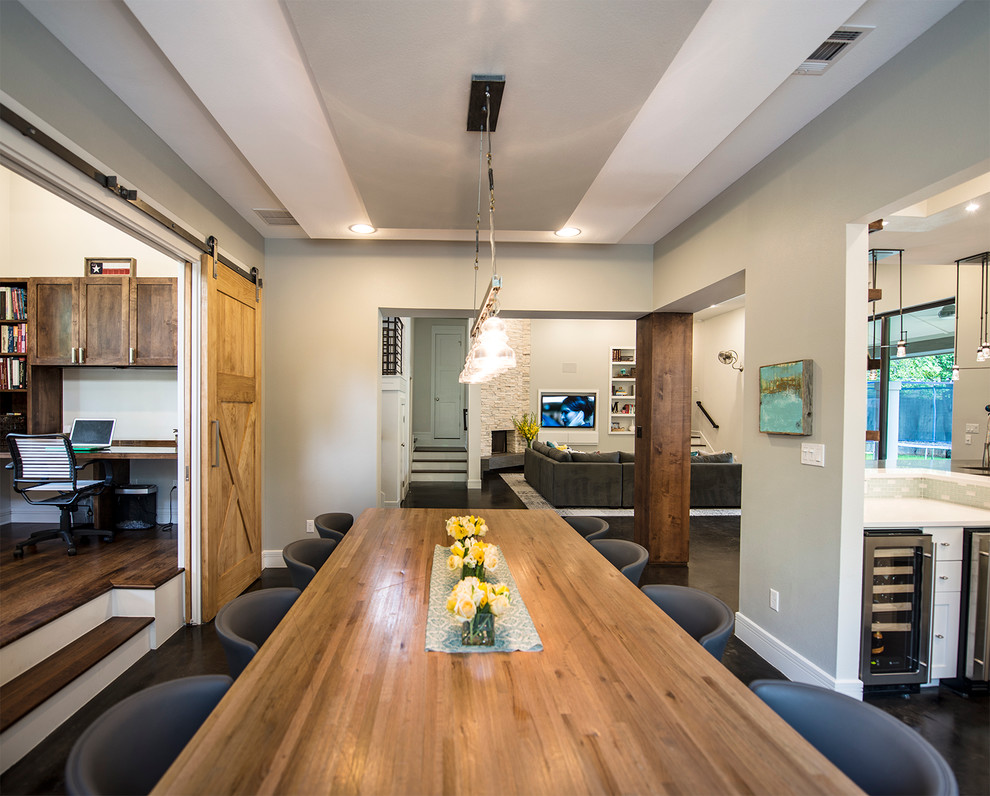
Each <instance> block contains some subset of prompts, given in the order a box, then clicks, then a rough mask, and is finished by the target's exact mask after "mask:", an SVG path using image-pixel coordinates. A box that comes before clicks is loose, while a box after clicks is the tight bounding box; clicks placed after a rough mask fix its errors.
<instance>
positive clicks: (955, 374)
mask: <svg viewBox="0 0 990 796" xmlns="http://www.w3.org/2000/svg"><path fill="white" fill-rule="evenodd" d="M955 316H956V318H955V321H956V330H955V332H954V335H953V338H952V380H953V381H959V261H958V260H956V304H955Z"/></svg>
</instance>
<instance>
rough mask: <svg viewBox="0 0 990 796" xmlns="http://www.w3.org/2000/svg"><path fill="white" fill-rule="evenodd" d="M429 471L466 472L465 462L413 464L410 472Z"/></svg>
mask: <svg viewBox="0 0 990 796" xmlns="http://www.w3.org/2000/svg"><path fill="white" fill-rule="evenodd" d="M429 470H452V471H454V472H467V462H413V466H412V471H413V472H414V473H421V472H424V471H429Z"/></svg>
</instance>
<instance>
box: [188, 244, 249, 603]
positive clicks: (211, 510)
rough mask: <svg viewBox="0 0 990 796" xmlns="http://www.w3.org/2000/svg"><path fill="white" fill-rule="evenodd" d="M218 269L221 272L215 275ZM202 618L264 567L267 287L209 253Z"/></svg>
mask: <svg viewBox="0 0 990 796" xmlns="http://www.w3.org/2000/svg"><path fill="white" fill-rule="evenodd" d="M214 275H215V276H214ZM203 285H204V293H205V295H204V302H203V308H204V309H203V312H204V316H203V330H204V334H203V341H204V349H203V352H202V363H203V383H202V388H203V393H202V396H203V401H204V406H203V411H202V417H203V423H204V426H203V430H202V440H203V451H202V453H203V455H202V467H203V477H202V483H203V485H204V488H205V491H204V494H203V506H202V517H203V528H202V545H201V551H202V553H201V554H202V562H201V563H202V620H203V621H204V622H207V621H209V620H210V619H212V618H213V617H214V616H215V615H216V613H217V611H218V610H219V609H220V608H221V607H223V605H224V604H225V603H227V602H229V601H230V600H232V599H233V598H234V597H236V596H237V595H238V594H240V593H241V592H242V591H244V589H245V588H246V587H247V586H248V585H249V584H251V583H252V582H253V581H254V580H255V579H256V578H258V576H259V575H260V574H261V428H260V413H261V400H260V397H261V292H260V291H258V290H256V289H255V285H254V284H253V283H251V282H250V281H248V280H247V279H245V278H244V277H242V276H240V275H239V274H237V273H236V272H235V271H233V270H231V269H229V268H227V267H226V266H224V265H222V264H221V263H218V262H215V261H214V260H213V258H212V257H210V256H209V255H204V257H203Z"/></svg>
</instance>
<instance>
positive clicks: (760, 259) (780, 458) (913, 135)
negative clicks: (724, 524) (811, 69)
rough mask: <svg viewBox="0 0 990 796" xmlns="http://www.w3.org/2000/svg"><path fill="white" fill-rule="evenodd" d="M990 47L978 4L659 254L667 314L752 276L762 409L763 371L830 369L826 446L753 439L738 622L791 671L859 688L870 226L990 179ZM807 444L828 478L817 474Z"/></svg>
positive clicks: (755, 366)
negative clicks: (938, 191) (804, 461)
mask: <svg viewBox="0 0 990 796" xmlns="http://www.w3.org/2000/svg"><path fill="white" fill-rule="evenodd" d="M988 44H990V5H988V4H987V3H984V2H964V3H963V4H961V5H960V6H959V7H958V8H957V9H956V10H955V11H953V12H952V13H950V14H949V15H948V16H946V17H945V18H944V19H943V20H942V21H941V22H940V23H939V24H938V25H936V26H934V27H933V28H932V29H931V30H929V31H928V32H927V33H925V34H924V35H922V36H921V37H919V38H918V39H917V40H916V41H915V42H914V43H913V44H911V45H910V46H909V47H907V48H906V49H905V50H903V51H902V52H901V53H900V54H899V55H897V56H895V57H894V58H893V59H892V60H891V61H889V62H888V63H887V64H886V65H885V66H883V67H882V68H881V69H879V70H877V71H876V72H875V73H874V74H873V75H872V76H870V77H869V78H868V79H867V80H865V81H864V82H863V83H861V84H860V85H859V86H857V87H856V88H855V89H853V90H852V91H850V92H849V93H848V94H847V95H846V96H845V97H844V98H842V99H841V100H840V101H839V102H837V103H836V104H835V105H834V106H833V107H831V108H829V109H828V110H827V111H826V112H825V113H824V114H823V115H822V116H820V117H819V118H817V119H816V120H814V121H813V122H811V123H810V124H809V125H807V126H806V127H805V128H804V129H803V130H801V131H800V132H799V133H798V134H796V135H795V136H794V137H793V138H791V139H790V140H789V141H787V142H786V143H785V144H784V145H783V146H781V147H780V148H779V149H778V150H777V151H776V152H774V153H773V154H772V155H770V156H769V157H768V158H767V159H766V160H765V161H764V162H763V163H761V164H760V165H759V166H757V167H756V168H755V169H753V170H752V171H751V172H750V173H749V174H747V175H746V176H744V177H743V178H741V179H740V180H739V181H738V182H737V183H735V184H734V185H733V186H732V187H731V188H729V189H728V190H727V191H725V192H724V193H723V194H722V195H721V196H719V197H718V198H717V199H716V200H714V201H713V202H712V203H711V204H709V205H708V206H707V207H706V208H704V209H703V210H701V211H700V212H699V213H697V214H696V215H695V216H693V217H692V218H691V219H689V220H688V221H686V222H685V223H684V224H682V225H681V226H680V227H679V228H678V229H676V230H675V231H674V232H672V233H671V234H670V235H668V236H667V237H665V238H664V239H663V240H661V241H660V242H659V243H658V244H657V245H656V249H655V263H656V267H655V272H654V282H653V284H654V303H655V304H656V305H657V306H659V307H663V306H665V305H666V304H668V303H670V302H673V301H675V300H677V299H679V298H682V297H684V296H688V295H690V294H692V293H694V292H695V291H697V290H700V289H702V288H704V287H705V286H706V285H709V284H712V283H714V282H716V281H718V280H720V279H723V278H725V277H727V276H729V275H730V274H731V273H733V272H735V271H737V270H738V269H739V266H740V264H743V265H744V266H745V269H746V347H745V350H746V371H745V373H744V376H743V394H744V398H743V400H744V404H745V406H747V407H756V406H758V401H759V395H758V375H759V366H760V365H766V364H771V363H775V362H787V361H790V360H794V359H811V360H813V361H814V363H815V367H814V380H815V386H814V389H815V396H814V434H813V435H812V436H811V437H808V438H787V437H780V436H774V435H767V434H761V433H760V432H759V426H758V416H757V414H756V412H755V411H748V412H747V413H746V414H745V416H744V422H743V432H742V435H743V439H742V445H743V446H744V449H745V456H746V466H745V467H744V468H743V511H742V526H741V532H742V539H741V551H740V595H739V604H740V622H739V623H737V628H739V627H740V626H742V627H743V630H744V632H747V633H748V636H749V637H750V638H751V639H753V638H755V639H759V640H761V641H763V642H766V644H767V645H768V649H770V650H777V651H779V652H780V653H781V654H786V660H781V661H780V665H782V666H785V668H786V669H787V671H785V674H789V675H790V676H795V677H799V678H800V679H810V680H818V681H821V682H823V683H832V684H836V685H838V686H839V687H840V688H847V689H849V690H855V689H856V688H857V687H858V665H857V657H858V649H859V638H858V628H859V615H858V613H859V610H858V606H859V603H860V597H859V590H860V588H861V578H862V575H861V571H862V570H861V566H862V519H863V483H862V478H863V467H864V463H863V439H864V431H865V422H866V412H865V379H863V365H862V356H863V352H864V351H865V347H866V324H865V323H864V322H863V320H864V317H865V314H866V309H867V308H866V302H865V299H864V295H863V292H864V291H863V287H864V285H865V284H866V257H867V255H866V251H867V248H868V241H867V236H866V232H865V224H866V222H867V221H869V220H870V219H872V218H877V217H882V214H883V212H882V211H883V210H884V208H885V207H886V208H888V209H892V208H890V207H889V203H892V202H901V201H902V200H903V198H904V197H908V196H912V195H913V196H917V198H918V199H920V198H921V197H922V195H930V193H932V192H934V191H933V190H932V189H934V188H936V187H948V186H947V185H946V184H945V183H946V181H948V180H949V179H950V178H951V179H952V180H953V181H954V182H961V181H962V179H964V178H971V177H973V176H976V175H977V174H979V173H982V172H984V171H986V170H987V167H988V163H990V137H988V136H987V134H986V124H982V123H980V124H973V125H968V124H954V123H953V120H961V119H980V120H986V119H987V118H988V117H990V46H988ZM792 79H794V80H798V79H801V78H792ZM901 206H903V204H901ZM878 211H880V212H878ZM853 222H855V226H853V227H851V228H850V229H848V230H847V225H849V224H851V223H853ZM802 442H812V443H820V444H823V445H824V446H825V449H826V454H825V462H826V466H825V467H824V468H817V467H807V466H802V465H801V464H800V445H801V443H802ZM770 588H774V589H777V590H778V591H779V593H780V610H779V612H778V611H772V610H770V608H769V606H768V592H769V589H770ZM785 664H786V665H785Z"/></svg>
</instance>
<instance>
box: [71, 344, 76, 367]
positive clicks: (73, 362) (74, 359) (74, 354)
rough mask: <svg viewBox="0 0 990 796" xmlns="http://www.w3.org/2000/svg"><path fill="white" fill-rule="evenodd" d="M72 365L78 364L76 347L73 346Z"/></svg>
mask: <svg viewBox="0 0 990 796" xmlns="http://www.w3.org/2000/svg"><path fill="white" fill-rule="evenodd" d="M72 364H73V365H75V364H76V347H75V346H72Z"/></svg>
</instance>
